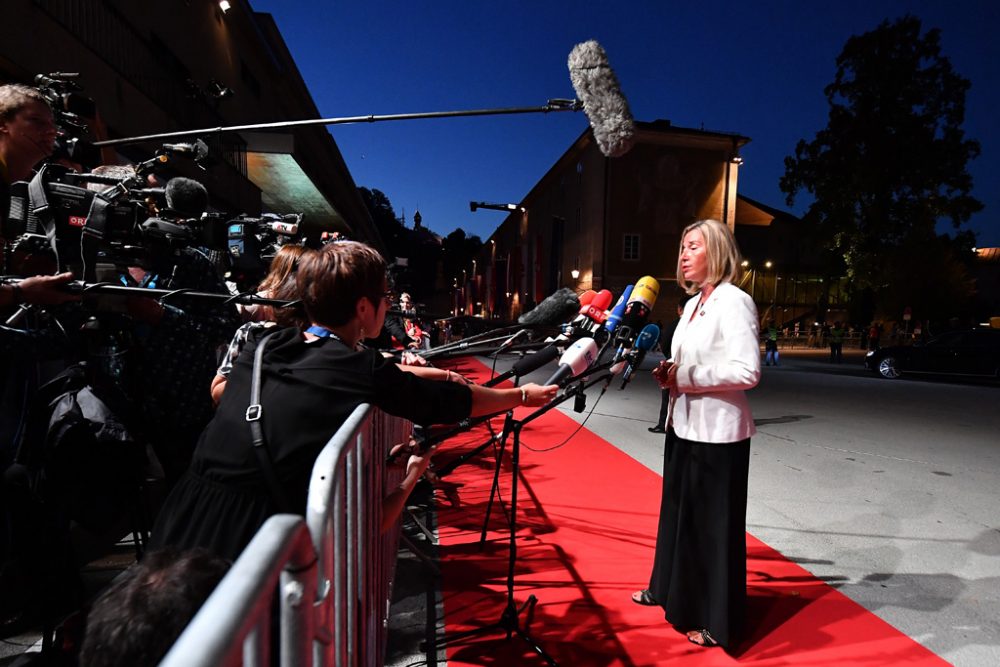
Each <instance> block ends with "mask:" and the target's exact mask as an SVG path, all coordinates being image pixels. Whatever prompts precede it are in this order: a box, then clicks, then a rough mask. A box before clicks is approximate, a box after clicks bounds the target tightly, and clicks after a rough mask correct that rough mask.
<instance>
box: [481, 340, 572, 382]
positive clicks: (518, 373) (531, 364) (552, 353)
mask: <svg viewBox="0 0 1000 667" xmlns="http://www.w3.org/2000/svg"><path fill="white" fill-rule="evenodd" d="M558 356H559V349H558V348H557V347H555V346H554V345H553V346H551V347H546V348H543V349H541V350H539V351H538V352H536V353H535V354H526V355H525V356H524V358H522V359H520V360H519V361H518V362H517V363H516V364H514V366H513V367H511V369H510V370H509V371H505V372H503V373H501V374H500V375H498V376H496V377H495V378H493V379H492V380H487V381H486V382H484V383H483V386H484V387H495V386H497V385H498V384H500V383H501V382H503V381H504V380H508V379H510V378H512V377H522V376H524V375H527V374H528V373H531V372H534V371H536V370H538V369H539V368H541V367H542V366H544V365H545V364H547V363H549V362H550V361H552V360H554V359H555V358H556V357H558Z"/></svg>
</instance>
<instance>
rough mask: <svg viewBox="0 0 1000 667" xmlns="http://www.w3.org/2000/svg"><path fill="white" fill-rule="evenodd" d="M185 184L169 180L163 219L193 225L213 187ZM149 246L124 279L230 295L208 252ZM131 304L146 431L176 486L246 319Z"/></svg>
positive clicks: (114, 172)
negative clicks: (223, 360)
mask: <svg viewBox="0 0 1000 667" xmlns="http://www.w3.org/2000/svg"><path fill="white" fill-rule="evenodd" d="M94 173H95V174H100V175H104V176H113V177H115V178H117V179H119V180H122V181H125V180H127V179H130V178H134V176H135V172H134V170H133V169H132V168H131V167H128V166H117V165H105V166H102V167H97V168H96V169H94ZM180 181H183V187H174V188H171V187H170V182H168V183H167V186H168V187H167V208H166V209H164V210H162V211H161V212H160V216H161V217H162V218H164V219H168V220H170V221H172V222H177V223H178V225H185V224H190V222H191V220H192V219H196V218H199V217H200V216H201V213H202V212H203V211H204V209H205V208H206V207H207V204H208V192H207V191H206V190H205V188H204V187H203V186H202V185H200V184H199V183H197V182H196V181H192V180H190V179H180ZM88 187H89V188H92V189H103V187H105V186H98V185H96V184H90V185H88ZM171 192H173V193H174V195H173V197H171ZM185 220H187V222H185ZM143 245H144V246H145V248H146V252H145V257H143V258H142V259H140V260H139V261H138V262H137V263H136V264H135V265H132V266H128V267H122V268H123V269H124V270H121V271H120V273H119V276H118V279H119V281H120V282H121V283H122V284H124V285H126V286H128V287H142V288H150V289H169V290H175V289H189V290H194V291H198V292H214V293H218V294H228V290H227V289H226V286H225V283H224V282H223V281H222V279H221V278H220V277H219V274H218V272H217V271H216V269H215V266H214V264H213V263H212V261H211V260H210V259H209V257H208V255H207V254H206V252H205V251H204V249H202V248H198V247H194V246H192V245H190V244H185V243H175V242H173V241H170V240H168V239H163V238H154V237H151V236H149V235H146V236H144V241H143ZM125 306H126V310H127V312H128V314H129V315H130V316H131V318H132V320H133V321H134V322H135V325H134V328H133V331H132V336H133V338H134V340H135V341H136V342H137V348H138V349H137V354H136V355H134V357H133V360H134V362H135V368H134V369H133V373H132V377H133V378H135V381H136V382H137V386H136V387H135V388H134V394H135V395H134V399H135V401H136V403H137V407H138V414H139V415H140V417H141V420H142V426H143V435H144V436H145V437H146V438H147V439H148V440H149V441H150V443H151V444H152V445H153V449H154V451H155V452H156V455H157V458H158V459H159V460H160V463H161V464H162V466H163V469H164V472H165V473H166V476H167V480H168V483H172V481H173V480H174V479H176V478H177V476H179V475H180V473H181V472H183V471H184V469H185V468H186V467H187V464H188V460H189V458H190V456H191V452H192V451H193V450H194V445H195V441H196V440H197V436H198V434H199V433H200V432H201V429H202V428H204V426H205V424H207V423H208V420H209V419H211V417H212V412H213V404H212V401H211V397H210V394H209V386H210V384H211V382H212V378H213V377H214V375H215V368H216V366H217V358H218V350H219V348H221V347H222V346H224V345H225V344H226V343H228V341H229V339H230V338H231V337H232V335H233V332H234V331H235V330H236V328H237V326H239V317H238V314H237V312H236V308H235V307H234V306H232V305H227V306H223V305H220V304H218V303H215V302H207V301H199V300H195V299H183V298H181V299H176V300H173V301H171V302H169V303H165V302H161V301H158V300H157V299H153V298H148V297H140V296H130V297H127V298H126V300H125Z"/></svg>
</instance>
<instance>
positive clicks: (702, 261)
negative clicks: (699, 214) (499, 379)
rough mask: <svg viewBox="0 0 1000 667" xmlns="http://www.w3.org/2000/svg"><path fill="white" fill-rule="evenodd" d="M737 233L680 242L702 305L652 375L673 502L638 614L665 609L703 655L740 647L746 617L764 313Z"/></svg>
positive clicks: (696, 233) (682, 272)
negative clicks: (752, 399)
mask: <svg viewBox="0 0 1000 667" xmlns="http://www.w3.org/2000/svg"><path fill="white" fill-rule="evenodd" d="M741 273H742V270H741V258H740V252H739V249H738V248H737V247H736V240H735V239H734V238H733V233H732V231H730V229H729V227H727V226H726V225H724V224H722V223H720V222H718V221H715V220H701V221H698V222H696V223H694V224H692V225H689V226H688V227H687V228H686V229H685V230H684V233H683V234H682V235H681V247H680V252H679V254H678V258H677V277H678V279H677V282H678V283H679V284H680V286H681V287H682V288H684V290H685V291H686V292H687V293H688V294H693V295H695V296H694V298H692V299H690V300H689V301H688V302H687V305H686V306H685V308H684V314H683V315H681V319H680V322H679V323H678V325H677V330H676V332H675V333H674V338H673V344H672V345H671V350H670V352H671V357H670V359H669V360H667V361H665V362H663V363H661V365H660V366H659V367H658V368H657V369H655V370H654V371H653V375H654V376H655V377H656V379H657V381H658V382H659V383H660V386H662V387H664V388H665V389H669V390H670V395H671V405H670V409H669V412H668V416H667V424H668V429H667V436H666V451H665V453H664V463H663V496H662V500H661V504H660V526H659V532H658V533H657V536H656V556H655V559H654V561H653V572H652V575H651V576H650V581H649V588H648V589H645V590H641V591H637V592H636V593H634V594H633V596H632V599H633V600H634V601H635V602H637V603H638V604H646V605H659V606H661V607H663V609H664V611H665V613H666V618H667V620H668V621H670V622H671V623H672V624H673V625H674V627H676V628H677V629H679V630H682V631H686V632H687V638H688V641H690V642H692V643H694V644H698V645H699V646H718V645H721V646H723V647H726V648H730V647H733V646H735V645H736V644H737V643H738V641H739V636H740V631H741V626H742V623H743V618H744V614H745V607H746V505H747V474H748V471H749V465H750V436H752V435H753V434H754V432H755V429H754V425H753V416H752V415H751V414H750V406H749V404H748V402H747V398H746V394H745V393H744V392H745V391H746V390H747V389H752V388H753V387H755V386H756V385H757V382H758V381H759V380H760V347H759V344H758V340H759V339H758V321H757V308H756V306H754V303H753V300H752V299H751V298H750V295H748V294H747V293H746V292H744V291H743V290H741V289H740V288H738V287H736V285H734V284H733V283H734V282H736V281H737V280H738V279H739V277H740V275H741Z"/></svg>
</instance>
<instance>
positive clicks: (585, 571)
mask: <svg viewBox="0 0 1000 667" xmlns="http://www.w3.org/2000/svg"><path fill="white" fill-rule="evenodd" d="M461 370H462V371H463V372H464V373H466V374H467V375H470V376H473V377H474V376H476V375H479V376H481V377H483V378H485V377H486V369H485V368H484V367H483V366H482V365H480V364H478V363H476V362H469V361H466V362H464V366H462V367H461ZM596 396H597V391H596V389H595V390H594V391H593V392H592V393H589V395H588V399H589V400H588V402H589V403H592V402H593V401H594V400H595V399H596ZM588 407H589V406H588ZM528 412H529V411H521V413H520V414H518V415H517V416H518V417H523V416H524V415H525V414H528ZM500 422H501V420H499V419H498V420H495V421H494V424H495V426H496V428H498V429H499V427H500ZM576 427H577V424H576V423H575V422H573V421H572V420H571V419H569V418H568V417H566V416H565V415H563V414H561V413H560V412H559V411H558V410H553V411H552V412H550V413H548V414H547V415H545V416H544V417H542V418H540V419H538V420H537V421H535V422H533V423H532V424H531V425H530V426H528V427H526V428H525V430H524V432H523V438H522V447H521V481H520V484H521V486H520V489H519V493H518V513H517V514H518V517H517V529H518V533H517V535H518V540H517V543H518V557H517V566H516V570H515V572H516V579H515V599H516V602H517V603H518V604H519V605H520V604H522V603H523V602H524V601H525V600H526V599H527V598H528V596H529V595H532V594H534V595H535V596H536V597H537V598H538V604H537V605H536V607H535V609H534V612H533V614H530V615H528V614H522V615H521V620H522V623H523V621H524V620H525V619H527V621H528V625H527V627H528V632H529V633H530V634H531V636H532V637H533V638H534V639H536V640H537V641H538V643H539V644H540V645H541V646H542V647H543V648H544V649H545V651H547V652H548V653H549V655H551V656H552V657H553V658H554V659H555V660H556V661H557V662H558V663H559V664H560V665H563V666H576V665H636V666H638V665H663V664H667V663H669V662H672V663H673V664H683V665H729V664H741V665H744V664H746V665H871V666H875V665H895V664H906V665H945V664H947V663H946V662H945V661H944V660H942V659H941V658H939V657H937V656H935V655H934V654H933V653H931V652H930V651H928V650H927V649H925V648H923V647H922V646H920V645H919V644H918V643H917V642H915V641H913V640H912V639H910V638H909V637H907V636H906V635H904V634H903V633H901V632H899V631H898V630H896V629H895V628H893V627H891V626H890V625H888V624H887V623H885V622H883V621H882V620H880V619H879V618H878V617H876V616H875V615H874V614H871V613H870V612H868V611H867V610H865V609H864V608H863V607H861V606H859V605H857V604H856V603H854V602H852V601H850V600H849V599H847V598H846V597H845V596H844V595H842V594H841V593H839V592H837V591H836V590H834V589H833V588H831V587H830V586H828V585H827V584H825V583H824V582H822V581H820V580H818V579H816V578H815V577H813V576H812V575H811V574H809V573H808V572H807V571H806V570H804V569H802V568H801V567H799V566H798V565H796V564H794V563H792V562H790V561H788V560H787V559H785V558H784V557H783V556H782V555H781V554H780V553H778V552H776V551H774V550H773V549H771V548H769V547H768V546H767V545H765V544H763V543H761V542H760V541H758V540H756V539H754V538H753V537H752V536H750V535H747V547H748V553H749V560H748V563H747V571H748V584H749V589H748V594H749V614H748V621H747V622H748V637H747V638H746V640H745V641H744V642H743V644H742V645H741V646H739V647H738V648H736V649H735V651H734V652H733V654H727V653H725V652H723V651H722V650H721V649H718V648H714V649H702V648H698V647H696V646H693V645H691V644H689V643H688V642H687V641H686V639H685V637H684V636H683V635H682V634H680V633H678V632H677V631H675V630H674V629H673V628H672V627H671V626H670V624H669V623H667V622H666V621H664V619H663V613H662V610H661V609H660V608H659V607H641V606H639V605H636V604H633V603H632V602H631V601H630V599H629V595H630V594H631V592H632V591H634V590H637V589H640V588H644V587H645V586H646V584H647V583H648V577H649V568H650V565H651V563H652V558H653V548H654V543H655V540H656V521H657V516H656V514H657V512H658V509H659V499H660V483H661V482H660V477H659V475H657V474H655V473H653V472H651V471H650V470H648V469H647V468H645V467H644V466H642V465H641V464H639V463H637V462H636V461H634V460H633V459H631V458H629V457H628V456H627V455H626V454H624V453H622V452H621V451H619V450H618V449H616V448H615V447H614V446H612V445H610V444H609V443H607V442H606V441H604V440H602V439H601V438H598V437H597V436H595V435H594V434H592V433H590V432H589V431H587V430H586V429H585V428H584V429H582V430H581V431H580V432H579V433H577V434H576V436H574V437H573V438H572V439H571V440H570V441H569V442H568V443H567V444H566V445H565V446H564V447H561V448H559V449H555V450H553V451H548V452H536V451H531V449H536V450H540V449H545V448H548V447H551V446H553V445H556V444H557V443H560V442H562V441H563V440H564V439H565V438H566V436H567V435H568V434H569V433H571V432H572V431H573V429H575V428H576ZM487 437H488V433H487V432H486V430H485V429H478V430H476V431H474V432H472V433H470V434H464V435H463V436H461V437H460V438H456V439H455V440H452V441H449V442H448V443H446V444H445V445H443V446H442V447H441V449H440V450H439V451H438V454H437V455H436V457H435V461H436V463H437V464H438V465H439V466H440V465H442V464H444V463H446V462H447V461H448V460H449V459H450V458H452V457H453V456H454V455H457V454H460V453H461V452H462V451H463V450H466V449H468V448H469V447H471V446H473V445H476V444H479V443H481V442H483V441H485V440H486V438H487ZM509 446H510V445H509V444H508V456H507V457H506V459H505V462H504V467H503V469H502V471H501V476H500V489H501V495H502V497H503V500H504V506H503V508H501V507H500V506H499V505H498V504H496V503H495V504H494V507H493V514H492V516H491V521H490V526H489V528H490V531H489V532H488V534H487V541H486V544H485V547H484V548H483V549H482V550H480V546H479V534H480V529H481V528H482V524H483V519H484V516H485V509H486V503H487V500H488V498H489V493H490V484H491V483H492V478H493V455H492V449H490V450H488V451H485V452H483V453H482V454H481V455H479V456H478V457H476V458H474V459H472V460H471V461H469V462H468V463H466V464H464V465H462V466H459V467H458V468H456V469H455V471H454V472H452V473H451V474H450V475H448V476H446V477H445V478H444V479H443V481H442V486H441V489H440V491H439V504H438V507H439V515H438V522H439V526H440V538H441V539H440V543H441V549H440V551H441V569H442V578H443V594H444V612H445V631H446V637H448V636H452V635H454V634H455V633H458V632H462V631H464V630H468V629H472V628H476V627H479V626H482V625H487V624H489V623H492V622H495V621H497V620H499V617H500V614H501V612H502V611H503V609H504V604H505V601H506V574H507V562H508V559H507V555H508V549H507V544H508V532H507V527H506V526H507V524H506V519H505V517H504V512H505V511H506V509H507V503H508V502H509V499H510V494H509V492H510V487H511V468H510V457H509V451H510V449H509ZM529 448H531V449H529ZM522 627H523V625H522ZM448 661H449V665H456V666H457V665H498V666H500V665H536V664H537V665H542V664H544V662H543V661H542V660H541V658H539V657H538V656H535V655H534V654H533V653H532V652H531V649H530V648H529V647H528V645H527V644H526V643H525V642H523V641H522V640H521V639H519V638H518V637H517V636H515V637H513V638H511V639H509V640H507V639H506V638H505V634H504V633H503V632H502V631H496V630H495V631H493V632H490V633H488V634H486V635H483V636H477V637H475V638H466V639H462V640H457V641H455V642H454V643H453V644H451V645H449V646H448Z"/></svg>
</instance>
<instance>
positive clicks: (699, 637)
mask: <svg viewBox="0 0 1000 667" xmlns="http://www.w3.org/2000/svg"><path fill="white" fill-rule="evenodd" d="M687 638H688V641H689V642H691V643H692V644H694V645H695V646H703V647H705V648H711V647H712V646H718V645H719V642H717V641H716V640H715V637H713V636H712V633H710V632H709V631H708V629H707V628H703V629H701V630H692V631H691V632H689V633H687Z"/></svg>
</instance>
